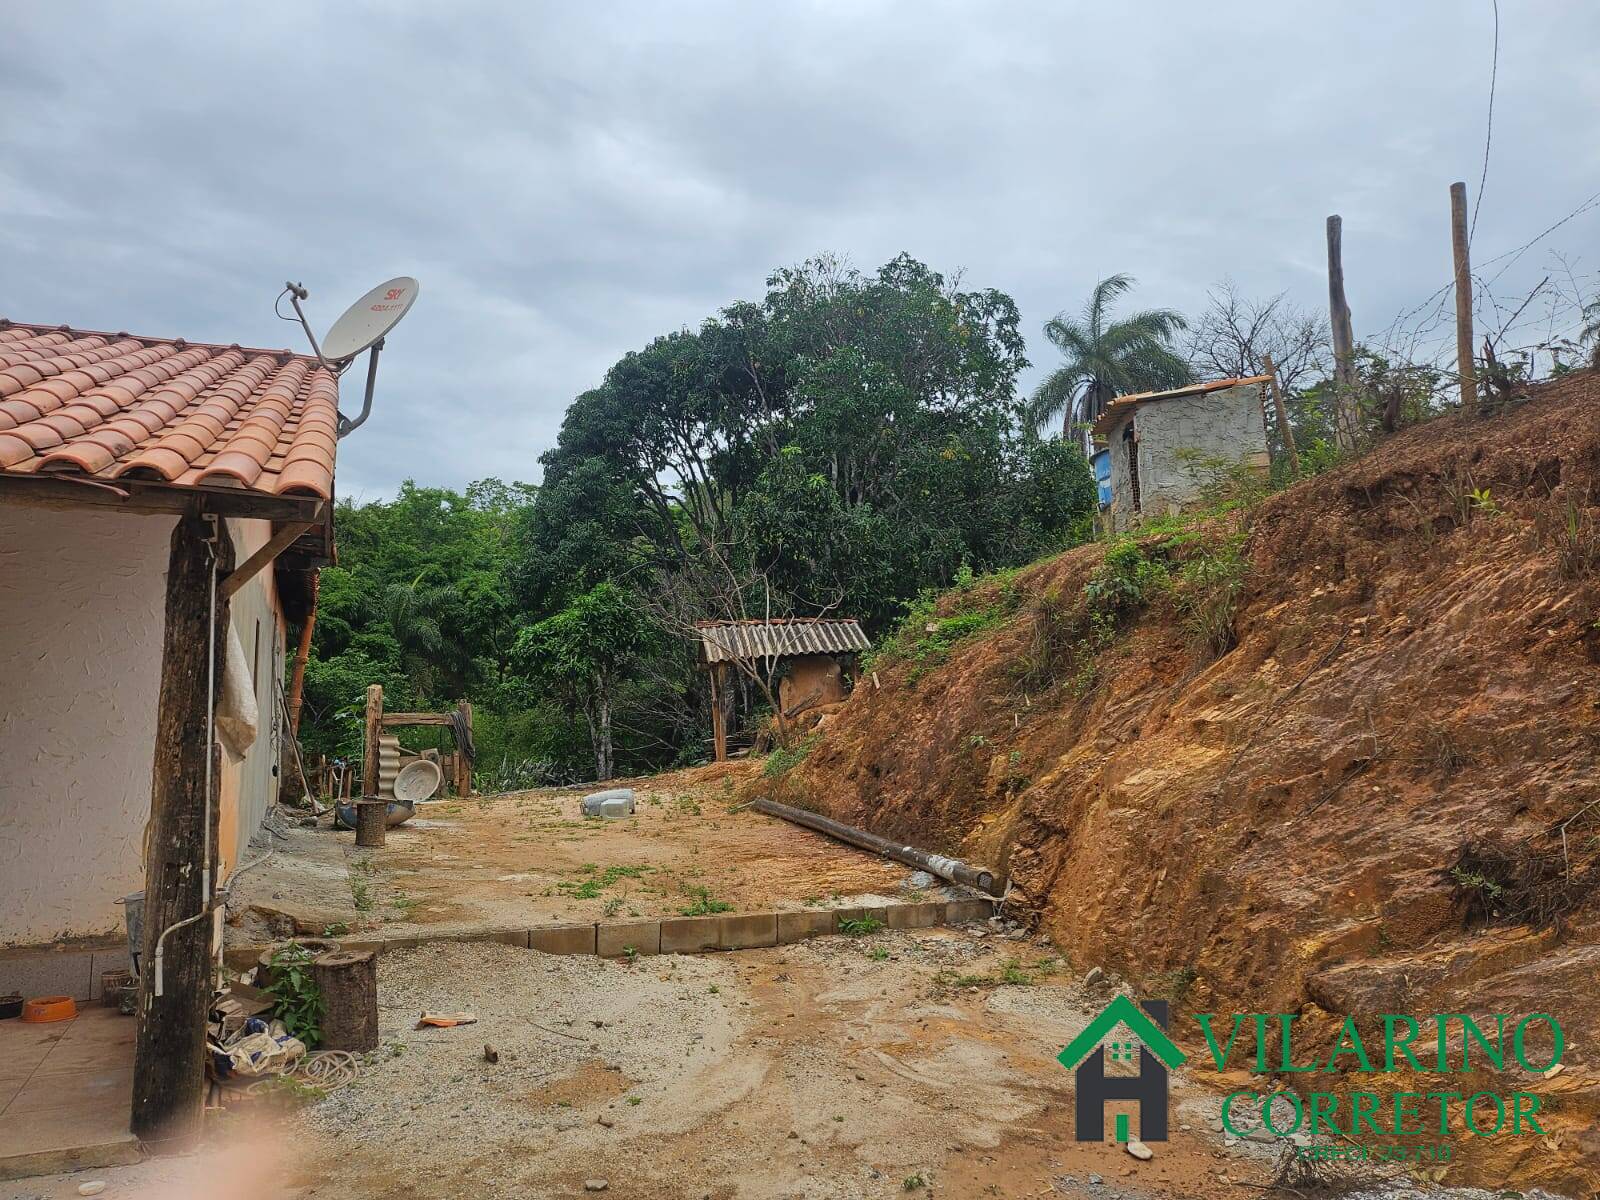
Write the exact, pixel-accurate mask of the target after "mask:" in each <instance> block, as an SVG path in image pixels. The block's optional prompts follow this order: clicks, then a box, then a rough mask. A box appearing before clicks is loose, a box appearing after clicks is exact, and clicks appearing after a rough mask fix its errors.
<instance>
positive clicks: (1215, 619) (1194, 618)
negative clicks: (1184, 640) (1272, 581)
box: [1173, 535, 1247, 657]
mask: <svg viewBox="0 0 1600 1200" xmlns="http://www.w3.org/2000/svg"><path fill="white" fill-rule="evenodd" d="M1241 542H1242V538H1241V537H1239V536H1237V535H1236V536H1234V537H1230V538H1228V539H1227V540H1225V541H1223V542H1222V543H1220V544H1219V545H1215V546H1206V547H1203V548H1202V549H1201V551H1200V552H1199V553H1197V554H1195V555H1193V556H1192V557H1191V558H1190V559H1189V560H1188V561H1187V562H1185V563H1184V564H1183V567H1182V568H1181V569H1180V570H1179V572H1178V580H1177V583H1176V585H1175V586H1174V588H1173V600H1174V603H1175V604H1176V606H1177V610H1178V614H1179V616H1180V618H1181V619H1182V621H1183V627H1184V632H1185V633H1186V634H1187V635H1188V637H1189V640H1190V642H1191V643H1192V644H1193V645H1194V646H1195V648H1196V649H1197V650H1199V651H1201V652H1203V653H1206V654H1209V655H1211V656H1212V657H1217V656H1220V655H1223V654H1226V653H1227V652H1228V651H1229V650H1231V649H1233V642H1234V633H1233V619H1234V615H1235V614H1236V613H1237V611H1238V608H1239V596H1240V594H1241V593H1242V592H1243V591H1244V575H1245V568H1246V565H1247V564H1246V563H1245V560H1244V557H1243V555H1242V554H1241V553H1240V547H1241Z"/></svg>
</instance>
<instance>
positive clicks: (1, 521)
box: [0, 505, 174, 945]
mask: <svg viewBox="0 0 1600 1200" xmlns="http://www.w3.org/2000/svg"><path fill="white" fill-rule="evenodd" d="M173 522H174V518H171V517H134V516H125V515H121V514H116V513H96V512H85V511H73V512H50V511H47V510H41V509H31V508H17V507H12V506H9V505H0V945H11V944H17V943H31V942H45V941H50V940H52V939H55V938H61V937H71V936H77V935H84V934H94V933H104V932H107V931H109V930H114V929H116V928H117V927H118V926H119V925H120V923H121V921H122V909H121V907H120V906H118V905H116V904H115V903H113V901H115V900H116V899H118V898H119V897H121V896H125V895H127V894H128V893H129V892H131V891H137V890H138V889H139V888H140V887H142V886H143V868H142V858H141V843H142V840H143V836H144V824H145V818H146V815H147V813H148V812H149V808H150V766H151V760H152V756H153V754H154V747H155V732H156V698H157V693H158V690H159V687H160V679H161V635H162V625H163V615H164V610H165V606H166V572H167V552H168V547H169V544H170V540H171V537H172V527H173Z"/></svg>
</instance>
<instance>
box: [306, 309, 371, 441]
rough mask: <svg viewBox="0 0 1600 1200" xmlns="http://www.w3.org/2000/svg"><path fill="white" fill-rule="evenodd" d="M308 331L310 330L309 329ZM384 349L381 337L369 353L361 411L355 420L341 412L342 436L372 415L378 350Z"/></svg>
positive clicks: (357, 427)
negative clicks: (365, 388) (365, 389)
mask: <svg viewBox="0 0 1600 1200" xmlns="http://www.w3.org/2000/svg"><path fill="white" fill-rule="evenodd" d="M307 332H309V330H308V331H307ZM313 344H315V343H313ZM382 349H383V339H382V338H379V339H378V340H377V341H375V342H373V343H372V353H371V354H369V355H367V392H366V395H365V396H364V397H363V398H362V400H361V412H360V413H359V414H358V415H357V416H356V418H355V420H353V421H352V420H351V419H350V418H349V417H347V416H345V415H344V414H343V413H340V414H339V436H340V437H344V436H345V434H347V433H350V432H351V431H353V430H355V429H359V428H360V427H361V423H362V422H363V421H365V420H366V419H367V418H368V417H369V416H371V415H372V390H373V388H374V387H375V386H376V384H377V382H378V351H379V350H382ZM317 357H319V358H320V357H321V354H318V356H317Z"/></svg>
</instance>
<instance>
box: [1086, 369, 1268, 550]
mask: <svg viewBox="0 0 1600 1200" xmlns="http://www.w3.org/2000/svg"><path fill="white" fill-rule="evenodd" d="M1266 382H1267V376H1265V375H1254V376H1251V377H1250V378H1248V379H1219V380H1215V381H1213V382H1211V383H1196V384H1190V385H1188V386H1187V387H1181V388H1173V389H1172V390H1171V391H1165V392H1141V393H1138V394H1136V395H1132V396H1119V397H1117V398H1116V399H1115V400H1113V401H1112V402H1111V403H1110V404H1109V405H1107V406H1106V410H1105V412H1103V413H1102V414H1101V415H1100V418H1099V419H1098V420H1097V421H1095V423H1094V436H1095V440H1096V442H1097V443H1099V444H1102V445H1104V447H1105V448H1106V451H1107V452H1108V457H1109V459H1110V464H1111V473H1110V474H1111V480H1110V482H1111V503H1110V506H1109V507H1108V508H1107V509H1106V520H1107V522H1108V523H1109V525H1110V527H1111V531H1112V532H1113V533H1122V532H1124V531H1126V530H1129V529H1132V528H1133V527H1134V526H1136V525H1138V524H1140V523H1141V522H1142V521H1145V520H1148V519H1150V518H1152V517H1164V516H1168V515H1170V514H1173V513H1177V512H1180V511H1182V510H1183V509H1184V508H1185V507H1187V506H1188V505H1190V504H1193V503H1194V502H1195V501H1196V500H1198V499H1199V498H1200V497H1201V496H1202V495H1203V494H1204V493H1205V492H1206V490H1207V488H1209V487H1211V486H1213V485H1215V484H1217V483H1219V482H1221V481H1223V480H1224V479H1226V478H1227V477H1228V476H1229V475H1230V474H1232V473H1233V472H1234V471H1235V470H1237V469H1238V468H1240V467H1245V468H1253V469H1258V470H1260V471H1262V472H1265V471H1266V470H1267V468H1268V466H1269V465H1270V462H1271V458H1270V455H1269V452H1268V450H1267V429H1266V420H1265V416H1264V414H1263V411H1262V387H1263V386H1264V385H1265V384H1266Z"/></svg>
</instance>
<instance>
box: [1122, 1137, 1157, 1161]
mask: <svg viewBox="0 0 1600 1200" xmlns="http://www.w3.org/2000/svg"><path fill="white" fill-rule="evenodd" d="M1123 1149H1125V1150H1127V1152H1128V1153H1129V1154H1131V1155H1133V1156H1134V1157H1135V1158H1137V1159H1138V1160H1139V1161H1140V1162H1149V1161H1150V1160H1151V1159H1152V1158H1154V1157H1155V1156H1156V1152H1155V1151H1154V1150H1152V1149H1150V1147H1149V1146H1146V1145H1145V1144H1144V1143H1143V1142H1141V1141H1140V1140H1139V1139H1138V1138H1129V1139H1128V1144H1127V1145H1126V1146H1125V1147H1123Z"/></svg>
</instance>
